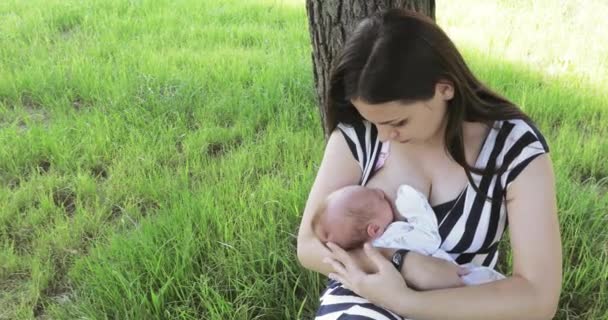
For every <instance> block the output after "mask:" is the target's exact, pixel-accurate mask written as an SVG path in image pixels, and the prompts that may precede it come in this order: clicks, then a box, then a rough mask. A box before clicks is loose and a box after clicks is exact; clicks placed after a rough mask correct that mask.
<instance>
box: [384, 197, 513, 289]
mask: <svg viewBox="0 0 608 320" xmlns="http://www.w3.org/2000/svg"><path fill="white" fill-rule="evenodd" d="M395 206H396V207H397V212H398V213H399V214H400V215H401V216H402V217H404V218H405V219H407V221H395V222H392V223H391V224H389V225H388V227H387V228H386V230H385V231H384V233H383V234H382V235H380V237H379V238H377V239H375V240H374V241H373V242H372V244H373V245H374V246H375V247H382V248H392V249H408V250H411V251H415V252H418V253H420V254H424V255H427V256H433V257H436V258H440V259H444V260H447V261H451V262H454V263H456V262H455V261H454V259H453V258H452V257H451V256H450V255H449V254H448V253H447V252H445V251H444V250H442V249H440V248H439V247H440V245H441V236H440V235H439V227H438V224H437V218H436V217H435V212H433V209H432V208H431V206H430V205H429V203H428V201H427V199H426V197H425V196H424V195H423V194H422V193H420V192H419V191H417V190H416V189H414V188H412V187H410V186H408V185H401V186H400V187H399V189H398V190H397V197H396V200H395ZM462 267H465V268H467V269H468V270H469V274H467V275H464V276H462V280H463V282H464V283H465V284H466V285H476V284H482V283H487V282H491V281H495V280H500V279H504V278H505V277H504V276H503V275H502V274H500V273H499V272H497V271H495V270H494V269H492V268H489V267H484V266H480V265H477V264H473V263H468V264H464V265H462Z"/></svg>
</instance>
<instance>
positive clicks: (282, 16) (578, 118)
mask: <svg viewBox="0 0 608 320" xmlns="http://www.w3.org/2000/svg"><path fill="white" fill-rule="evenodd" d="M606 14H608V5H607V4H605V2H603V1H600V0H597V1H587V2H584V3H576V2H571V3H563V4H562V3H560V5H557V3H555V2H554V1H551V0H541V1H534V2H531V1H530V2H525V3H523V2H519V1H498V0H496V1H484V2H483V3H480V2H479V1H473V0H466V1H458V2H455V1H438V4H437V21H438V23H439V24H440V25H441V26H442V27H444V29H445V30H446V32H447V33H448V34H449V35H450V36H451V37H452V38H453V40H454V41H455V43H456V44H457V46H458V47H459V48H460V49H461V50H462V52H463V54H464V56H465V59H466V60H467V61H468V62H469V64H470V66H471V68H472V69H473V70H474V71H475V73H476V74H477V75H478V76H479V77H480V78H481V79H483V81H484V82H486V83H488V84H489V85H490V86H491V87H492V88H495V89H496V90H497V91H498V92H500V93H502V94H504V95H506V96H507V97H509V98H510V99H512V100H513V101H515V102H516V103H518V104H519V105H520V106H521V107H522V108H523V109H524V110H525V111H526V112H527V113H528V114H529V115H530V116H531V117H532V118H533V119H534V120H535V121H536V123H537V124H538V126H539V128H540V130H541V131H542V132H543V133H544V134H545V136H546V138H547V140H548V142H549V146H550V148H551V154H552V159H553V162H554V170H555V173H556V177H557V190H558V207H559V218H560V224H561V232H562V239H563V253H564V261H563V266H564V279H563V290H562V296H561V301H560V307H559V311H558V316H557V317H556V318H557V319H608V227H607V226H608V161H606V159H608V141H607V140H606V138H605V137H606V136H608V90H607V89H608V85H606V83H608V61H607V60H606V57H607V56H608V42H607V41H606V40H607V39H606V36H605V30H608V22H607V20H606V19H605V15H606ZM307 28H308V25H307V20H306V12H305V6H304V3H303V0H294V1H280V0H260V1H244V0H241V1H236V0H232V1H230V0H222V1H195V0H179V1H160V0H159V1H144V0H131V1H127V0H95V1H93V0H91V1H75V0H70V1H67V0H66V1H60V0H53V1H48V0H45V1H43V0H31V1H20V0H4V1H1V2H0V145H2V148H1V149H0V319H34V318H36V319H73V318H81V319H300V318H302V319H309V318H311V316H312V314H314V311H315V308H316V305H317V298H318V295H319V293H320V291H321V290H322V289H323V283H324V279H323V278H322V277H319V276H317V275H316V274H313V273H312V272H309V271H306V270H304V269H303V268H302V267H301V266H300V265H299V264H298V262H297V259H296V257H295V245H296V234H297V227H298V224H299V219H300V216H301V214H302V211H303V207H304V203H305V201H306V198H307V195H308V191H309V189H310V186H311V184H312V181H313V179H314V175H315V172H316V169H317V166H318V164H319V162H320V160H321V156H322V152H323V134H322V130H321V125H320V120H319V115H318V112H317V106H316V104H315V96H314V89H313V79H312V69H311V59H310V50H311V47H310V41H309V38H308V29H307ZM502 247H503V249H505V250H504V251H505V252H507V251H508V242H507V241H505V242H504V244H503V246H502ZM500 268H501V270H503V271H504V272H507V273H508V272H509V271H508V270H509V269H510V255H508V254H505V255H503V262H501V264H500Z"/></svg>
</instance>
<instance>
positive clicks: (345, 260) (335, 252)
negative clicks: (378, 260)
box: [327, 242, 355, 267]
mask: <svg viewBox="0 0 608 320" xmlns="http://www.w3.org/2000/svg"><path fill="white" fill-rule="evenodd" d="M327 247H328V248H329V250H330V251H331V253H332V257H333V258H334V259H336V260H338V261H339V262H341V263H342V264H343V265H344V266H346V267H348V266H352V265H355V262H354V261H353V259H352V258H351V256H350V255H349V254H348V252H346V251H344V249H342V248H340V247H339V246H338V245H336V244H333V243H331V242H328V243H327Z"/></svg>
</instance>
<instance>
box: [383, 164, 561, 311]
mask: <svg viewBox="0 0 608 320" xmlns="http://www.w3.org/2000/svg"><path fill="white" fill-rule="evenodd" d="M508 197H509V201H508V202H507V210H508V217H509V224H510V239H511V247H512V251H513V275H512V276H511V277H509V278H507V279H504V280H500V281H496V282H492V283H488V284H485V285H480V286H471V287H462V288H455V289H443V290H434V291H425V292H413V291H409V292H406V293H405V294H404V295H401V299H399V298H398V297H397V296H399V295H392V296H393V297H392V298H390V297H387V299H389V301H387V302H388V303H387V304H385V306H386V307H388V308H389V309H392V310H394V311H396V312H397V313H400V314H402V315H406V316H408V317H412V318H415V319H448V318H449V319H469V320H470V319H550V318H552V317H553V316H554V315H555V313H556V310H557V304H558V301H559V295H560V290H561V279H562V267H561V262H562V254H561V240H560V234H559V222H558V218H557V208H556V199H555V182H554V175H553V170H552V166H551V161H550V159H549V156H548V155H541V156H539V157H538V158H537V159H535V160H533V161H532V162H531V163H530V164H529V165H528V167H527V168H526V169H524V171H523V172H522V173H521V174H520V175H519V177H518V178H517V179H516V180H515V181H514V182H513V183H512V184H511V186H510V187H509V189H508ZM405 296H407V298H405Z"/></svg>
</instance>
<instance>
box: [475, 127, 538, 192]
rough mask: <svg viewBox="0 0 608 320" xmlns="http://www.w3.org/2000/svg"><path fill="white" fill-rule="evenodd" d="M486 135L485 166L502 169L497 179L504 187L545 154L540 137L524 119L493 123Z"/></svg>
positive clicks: (534, 128)
mask: <svg viewBox="0 0 608 320" xmlns="http://www.w3.org/2000/svg"><path fill="white" fill-rule="evenodd" d="M490 136H491V137H492V141H490V143H489V147H488V150H487V151H486V158H485V160H486V161H485V164H486V165H491V166H493V167H494V168H497V169H498V168H502V169H503V170H504V171H503V172H504V174H501V177H502V179H503V185H505V186H508V185H509V184H510V183H511V182H512V181H513V180H514V179H515V178H516V177H517V176H518V175H519V173H521V172H522V171H523V170H524V169H525V168H526V167H527V166H528V164H529V163H530V162H532V160H534V159H535V158H536V157H538V156H540V155H542V154H545V153H548V152H549V146H548V145H547V142H546V140H545V138H544V136H543V135H542V134H541V132H540V131H539V130H538V129H537V128H536V126H535V125H534V124H533V123H531V122H529V121H527V120H523V119H509V120H501V121H496V122H495V123H494V127H493V130H492V132H491V133H490V135H489V137H490ZM501 171H502V170H501Z"/></svg>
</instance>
